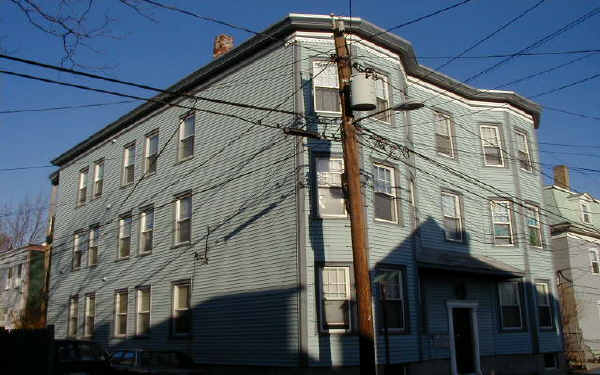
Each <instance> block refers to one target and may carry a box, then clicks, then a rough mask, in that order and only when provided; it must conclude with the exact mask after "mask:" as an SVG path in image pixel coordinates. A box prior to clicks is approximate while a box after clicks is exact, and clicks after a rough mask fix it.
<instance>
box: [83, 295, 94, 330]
mask: <svg viewBox="0 0 600 375" xmlns="http://www.w3.org/2000/svg"><path fill="white" fill-rule="evenodd" d="M95 318H96V295H95V294H93V293H92V294H88V295H86V296H85V321H84V325H85V327H84V330H83V333H84V336H85V337H92V336H94V329H95Z"/></svg>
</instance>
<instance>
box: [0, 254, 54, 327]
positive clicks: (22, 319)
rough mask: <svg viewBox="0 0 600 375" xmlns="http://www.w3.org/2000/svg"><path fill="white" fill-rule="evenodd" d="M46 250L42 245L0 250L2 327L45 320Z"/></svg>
mask: <svg viewBox="0 0 600 375" xmlns="http://www.w3.org/2000/svg"><path fill="white" fill-rule="evenodd" d="M45 251H46V248H45V246H43V245H32V244H30V245H27V246H24V247H21V248H18V249H11V250H5V251H2V252H0V327H3V328H5V329H13V328H19V327H22V326H23V325H30V324H36V322H39V321H40V319H42V316H41V310H40V309H41V306H42V288H43V280H44V275H45V273H44V255H45ZM26 310H27V313H28V315H26Z"/></svg>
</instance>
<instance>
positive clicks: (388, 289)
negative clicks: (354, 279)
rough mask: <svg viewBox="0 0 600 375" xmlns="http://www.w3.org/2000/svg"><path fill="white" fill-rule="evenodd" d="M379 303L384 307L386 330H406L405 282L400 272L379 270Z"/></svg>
mask: <svg viewBox="0 0 600 375" xmlns="http://www.w3.org/2000/svg"><path fill="white" fill-rule="evenodd" d="M375 280H376V281H377V283H378V284H379V302H380V303H381V307H382V311H381V312H382V321H383V324H384V328H387V329H390V330H398V331H402V330H404V329H405V327H406V325H405V316H404V308H405V307H404V303H405V299H404V287H403V284H404V280H403V277H402V271H400V270H378V274H377V276H376V279H375Z"/></svg>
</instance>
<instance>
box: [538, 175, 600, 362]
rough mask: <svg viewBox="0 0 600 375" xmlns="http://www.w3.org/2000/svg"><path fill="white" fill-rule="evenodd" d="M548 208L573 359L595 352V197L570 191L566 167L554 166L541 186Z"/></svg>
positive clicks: (598, 307) (598, 322)
mask: <svg viewBox="0 0 600 375" xmlns="http://www.w3.org/2000/svg"><path fill="white" fill-rule="evenodd" d="M544 202H545V203H546V207H547V208H548V209H549V210H550V211H551V212H552V214H550V215H548V217H549V224H552V249H553V252H554V267H555V271H556V277H557V280H558V283H559V290H560V292H561V311H562V320H563V324H564V331H565V343H566V348H565V349H566V351H567V353H568V355H569V357H570V359H571V360H573V361H578V362H581V361H584V360H585V361H588V360H590V359H592V357H594V356H598V355H600V201H598V200H596V199H595V198H594V197H592V196H591V195H590V194H588V193H578V192H575V191H573V190H572V189H571V186H570V178H569V170H568V168H567V167H566V166H564V165H560V166H556V167H555V168H554V184H553V185H551V186H546V187H545V188H544Z"/></svg>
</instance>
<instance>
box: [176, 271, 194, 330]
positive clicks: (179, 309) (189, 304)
mask: <svg viewBox="0 0 600 375" xmlns="http://www.w3.org/2000/svg"><path fill="white" fill-rule="evenodd" d="M181 287H187V288H188V298H187V303H188V307H187V308H177V299H178V298H177V297H179V288H181ZM172 303H173V310H172V311H171V321H172V322H173V323H172V326H171V335H172V336H177V337H181V336H189V335H191V334H192V330H193V326H192V325H193V320H191V322H190V331H189V332H182V333H177V332H176V328H175V324H176V323H175V319H176V317H175V312H176V311H184V312H185V311H189V310H190V309H191V308H192V284H191V282H180V283H175V284H173V302H172Z"/></svg>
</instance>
